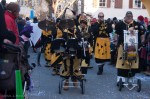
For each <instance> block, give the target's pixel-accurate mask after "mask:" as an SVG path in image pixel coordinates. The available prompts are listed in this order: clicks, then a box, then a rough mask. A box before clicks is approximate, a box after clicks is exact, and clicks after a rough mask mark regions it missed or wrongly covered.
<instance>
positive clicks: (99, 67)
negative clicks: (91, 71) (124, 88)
mask: <svg viewBox="0 0 150 99" xmlns="http://www.w3.org/2000/svg"><path fill="white" fill-rule="evenodd" d="M103 67H104V64H103V65H99V66H98V72H97V75H102V74H103Z"/></svg>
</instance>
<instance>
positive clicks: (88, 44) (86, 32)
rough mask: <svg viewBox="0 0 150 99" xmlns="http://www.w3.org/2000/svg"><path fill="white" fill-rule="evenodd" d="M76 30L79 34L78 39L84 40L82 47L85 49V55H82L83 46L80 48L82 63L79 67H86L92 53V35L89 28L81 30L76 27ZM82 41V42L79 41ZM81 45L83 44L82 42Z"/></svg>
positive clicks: (79, 27)
mask: <svg viewBox="0 0 150 99" xmlns="http://www.w3.org/2000/svg"><path fill="white" fill-rule="evenodd" d="M78 30H79V32H80V39H81V38H83V39H84V42H85V44H84V47H85V53H84V48H83V44H82V47H81V51H82V53H81V55H82V57H81V58H82V61H81V66H83V67H87V66H89V64H90V57H91V54H92V51H93V48H92V47H93V35H92V33H91V28H90V26H86V27H84V28H81V26H78ZM81 41H82V40H81ZM82 43H83V42H82Z"/></svg>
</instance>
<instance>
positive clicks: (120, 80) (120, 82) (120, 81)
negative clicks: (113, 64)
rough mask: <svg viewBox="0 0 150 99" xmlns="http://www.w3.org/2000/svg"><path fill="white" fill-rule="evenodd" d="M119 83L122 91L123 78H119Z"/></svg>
mask: <svg viewBox="0 0 150 99" xmlns="http://www.w3.org/2000/svg"><path fill="white" fill-rule="evenodd" d="M118 85H119V91H121V90H122V78H120V79H119V83H118Z"/></svg>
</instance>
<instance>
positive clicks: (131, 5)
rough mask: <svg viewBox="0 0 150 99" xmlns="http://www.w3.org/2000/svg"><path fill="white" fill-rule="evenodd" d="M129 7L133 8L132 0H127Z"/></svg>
mask: <svg viewBox="0 0 150 99" xmlns="http://www.w3.org/2000/svg"><path fill="white" fill-rule="evenodd" d="M129 8H133V0H129Z"/></svg>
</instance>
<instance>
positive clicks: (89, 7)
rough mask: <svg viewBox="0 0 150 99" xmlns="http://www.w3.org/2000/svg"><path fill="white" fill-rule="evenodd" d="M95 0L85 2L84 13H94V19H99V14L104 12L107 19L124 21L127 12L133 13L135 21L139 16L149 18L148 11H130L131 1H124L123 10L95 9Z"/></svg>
mask: <svg viewBox="0 0 150 99" xmlns="http://www.w3.org/2000/svg"><path fill="white" fill-rule="evenodd" d="M92 3H93V0H85V5H84V8H85V9H84V12H86V13H92V15H93V17H95V18H97V16H98V13H99V12H101V11H102V12H104V14H105V19H107V18H113V17H117V18H118V19H123V18H124V16H125V13H126V12H127V11H132V13H133V16H134V19H137V17H138V16H139V15H143V16H144V17H149V15H148V12H147V10H146V9H129V0H123V9H116V8H93V4H92Z"/></svg>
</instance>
